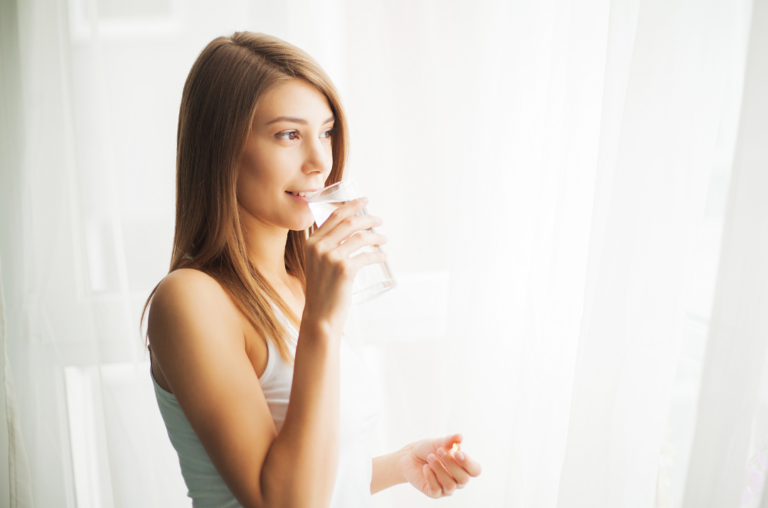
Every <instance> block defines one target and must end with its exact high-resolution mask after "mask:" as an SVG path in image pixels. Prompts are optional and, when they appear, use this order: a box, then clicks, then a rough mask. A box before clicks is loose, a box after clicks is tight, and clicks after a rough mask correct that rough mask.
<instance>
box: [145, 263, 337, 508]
mask: <svg viewBox="0 0 768 508" xmlns="http://www.w3.org/2000/svg"><path fill="white" fill-rule="evenodd" d="M240 322H241V321H240V318H239V314H238V310H237V307H236V306H235V304H234V303H233V302H232V301H231V300H230V298H229V296H228V294H227V293H226V292H225V291H224V290H223V289H222V288H221V286H220V285H219V284H218V283H217V282H216V281H215V280H214V279H212V278H211V277H209V276H208V275H206V274H204V273H202V272H199V271H197V270H190V269H182V270H176V271H174V272H173V273H171V274H169V275H168V276H167V277H166V278H165V279H164V280H163V282H162V283H161V284H160V286H159V287H158V290H157V292H156V293H155V297H154V299H153V301H152V307H151V308H150V313H149V323H148V326H149V337H150V340H151V342H152V354H153V355H154V356H155V359H156V360H159V366H160V368H161V370H162V371H163V374H164V376H165V378H166V380H167V381H168V383H169V385H170V387H171V389H172V391H173V393H174V395H175V396H176V399H177V400H178V402H179V405H180V406H181V408H182V410H183V411H184V414H185V415H186V417H187V419H188V420H189V422H190V424H191V425H192V428H193V429H194V431H195V433H196V434H197V436H198V437H199V439H200V442H201V443H202V445H203V448H205V451H206V452H207V453H208V456H209V457H210V459H211V461H212V462H213V464H214V466H215V467H216V469H217V470H218V472H219V474H220V475H221V477H222V479H223V480H224V482H225V483H226V484H227V486H228V487H229V489H230V490H231V491H232V493H233V494H234V495H235V497H236V498H237V500H238V501H239V502H240V504H242V505H243V506H244V507H246V508H263V507H267V506H269V507H275V508H280V507H286V508H288V507H290V508H304V507H306V508H309V507H316V506H327V504H328V502H329V501H330V498H331V494H332V490H333V482H334V478H335V469H336V468H335V466H336V464H337V461H338V447H339V443H338V441H339V436H338V432H339V430H338V428H339V401H338V398H339V345H338V342H339V341H338V340H333V338H332V337H330V336H329V335H330V334H329V333H328V332H327V331H326V330H324V329H323V327H322V326H317V327H314V326H310V323H309V322H308V323H302V328H301V332H300V333H301V334H302V337H301V338H300V340H299V341H298V346H297V349H296V363H295V366H294V378H293V386H292V388H291V399H290V400H291V402H290V404H289V407H288V412H287V414H286V417H285V423H284V425H283V428H282V430H281V431H280V433H279V434H278V433H277V431H276V430H275V425H274V422H273V420H272V415H271V413H270V411H269V407H268V405H267V402H266V399H265V396H264V392H263V391H262V389H261V385H260V383H259V380H258V378H257V376H256V373H255V372H254V370H253V366H252V364H251V363H250V360H249V358H248V355H247V353H246V346H245V343H244V338H243V330H242V328H241V326H240Z"/></svg>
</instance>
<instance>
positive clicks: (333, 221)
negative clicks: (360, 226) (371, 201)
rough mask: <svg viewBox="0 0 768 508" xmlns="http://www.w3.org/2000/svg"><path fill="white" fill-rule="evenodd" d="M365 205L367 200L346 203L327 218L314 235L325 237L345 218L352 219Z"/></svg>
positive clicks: (359, 199) (360, 199) (361, 199)
mask: <svg viewBox="0 0 768 508" xmlns="http://www.w3.org/2000/svg"><path fill="white" fill-rule="evenodd" d="M366 204H368V198H358V199H354V200H352V201H347V202H346V203H344V204H343V205H341V206H340V207H338V208H337V209H336V210H334V211H333V213H331V215H329V216H328V218H327V219H326V220H325V222H323V225H322V226H320V227H319V228H317V230H316V231H315V234H316V235H320V236H323V235H326V234H327V233H328V232H330V231H332V230H333V228H335V227H336V226H337V225H338V224H339V223H340V222H341V221H343V220H344V219H346V218H347V217H354V216H355V215H356V214H357V212H359V211H360V210H362V209H363V208H364V207H365V205H366Z"/></svg>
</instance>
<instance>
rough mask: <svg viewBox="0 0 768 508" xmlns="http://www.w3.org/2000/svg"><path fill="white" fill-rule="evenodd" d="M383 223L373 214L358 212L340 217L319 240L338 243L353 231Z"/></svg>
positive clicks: (333, 243) (365, 229) (348, 236)
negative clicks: (334, 225) (331, 228)
mask: <svg viewBox="0 0 768 508" xmlns="http://www.w3.org/2000/svg"><path fill="white" fill-rule="evenodd" d="M383 223H384V221H382V220H381V219H380V218H379V217H376V216H375V215H368V214H360V215H351V216H349V217H346V218H344V219H342V220H341V221H340V222H339V223H338V224H337V225H336V227H335V228H333V230H332V231H329V232H328V233H327V234H326V235H325V238H323V239H322V240H321V241H323V242H328V243H329V244H331V245H334V246H336V245H339V244H340V243H341V242H343V241H345V240H347V239H348V238H350V237H351V236H352V235H354V234H355V233H358V232H361V231H367V230H369V229H372V228H373V227H375V226H381V225H382V224H383Z"/></svg>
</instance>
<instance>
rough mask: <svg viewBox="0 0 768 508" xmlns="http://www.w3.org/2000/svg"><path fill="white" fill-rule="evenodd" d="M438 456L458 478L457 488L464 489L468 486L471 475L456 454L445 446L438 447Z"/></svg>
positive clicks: (456, 478)
mask: <svg viewBox="0 0 768 508" xmlns="http://www.w3.org/2000/svg"><path fill="white" fill-rule="evenodd" d="M437 456H438V457H439V458H440V460H441V461H442V463H443V465H444V466H445V468H446V469H447V470H448V472H449V473H450V474H451V476H452V477H453V478H454V479H455V480H456V488H458V489H463V488H464V487H466V486H467V484H468V483H469V480H470V479H471V475H470V474H469V472H468V471H467V470H466V469H464V467H463V466H462V465H461V464H459V462H458V460H457V459H456V458H455V457H454V455H453V454H452V453H450V452H448V451H446V449H445V448H443V447H440V448H438V449H437ZM465 458H466V456H465Z"/></svg>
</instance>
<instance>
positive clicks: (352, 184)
mask: <svg viewBox="0 0 768 508" xmlns="http://www.w3.org/2000/svg"><path fill="white" fill-rule="evenodd" d="M343 190H354V191H356V192H353V194H355V197H350V198H349V199H357V198H360V197H362V194H361V193H360V188H359V187H358V186H357V181H355V180H352V179H350V180H340V181H338V182H336V183H333V184H331V185H329V186H328V187H325V188H323V189H320V190H319V191H317V192H316V193H314V194H312V195H311V196H308V197H307V202H308V203H310V202H313V201H316V200H318V199H321V198H327V197H328V196H332V195H333V194H335V193H337V192H341V191H343Z"/></svg>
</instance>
